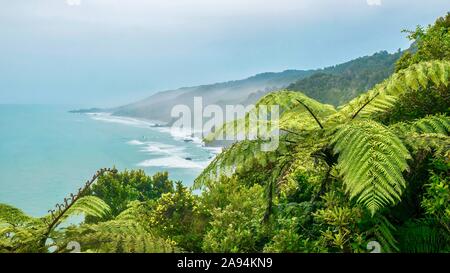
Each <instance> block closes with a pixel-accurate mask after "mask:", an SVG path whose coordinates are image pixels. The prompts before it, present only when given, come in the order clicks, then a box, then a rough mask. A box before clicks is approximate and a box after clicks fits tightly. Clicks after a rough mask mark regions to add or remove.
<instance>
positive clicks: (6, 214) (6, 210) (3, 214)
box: [0, 204, 35, 226]
mask: <svg viewBox="0 0 450 273" xmlns="http://www.w3.org/2000/svg"><path fill="white" fill-rule="evenodd" d="M34 220H35V218H33V217H31V216H28V215H27V214H25V213H24V212H23V211H21V210H20V209H18V208H15V207H13V206H10V205H7V204H0V224H1V223H2V222H3V223H7V224H10V225H13V226H17V225H22V224H24V223H28V222H31V221H34Z"/></svg>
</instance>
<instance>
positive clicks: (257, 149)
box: [194, 140, 289, 188]
mask: <svg viewBox="0 0 450 273" xmlns="http://www.w3.org/2000/svg"><path fill="white" fill-rule="evenodd" d="M264 144H265V142H264V141H262V140H244V141H240V142H236V143H234V144H233V145H231V146H230V147H228V148H226V149H224V150H223V151H222V152H221V153H220V154H218V155H217V156H216V157H215V158H214V160H213V161H212V162H211V163H210V164H209V165H208V166H207V167H206V168H205V169H204V170H203V172H202V173H201V174H200V175H199V176H198V177H197V178H196V179H195V181H194V188H200V187H202V186H204V185H206V184H207V182H208V181H215V180H217V179H218V178H219V177H220V176H222V175H226V176H231V175H232V174H233V173H235V172H238V173H239V172H243V171H246V170H250V169H252V168H254V167H255V166H259V167H260V168H265V167H266V166H268V165H269V164H271V163H275V162H277V160H278V156H280V155H281V154H284V153H286V152H287V149H288V148H287V146H289V144H286V143H283V142H281V141H280V143H279V145H278V149H277V150H275V151H265V150H264V149H263V148H262V145H264Z"/></svg>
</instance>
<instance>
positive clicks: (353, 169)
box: [332, 121, 410, 214]
mask: <svg viewBox="0 0 450 273" xmlns="http://www.w3.org/2000/svg"><path fill="white" fill-rule="evenodd" d="M332 143H334V152H335V153H338V154H339V159H338V169H339V170H340V174H341V175H342V177H343V181H344V184H345V186H346V190H347V192H348V193H349V195H350V198H352V199H353V198H355V199H356V201H357V202H358V203H361V204H364V205H365V206H366V207H367V208H368V209H369V210H370V211H371V212H372V214H374V213H375V212H376V211H377V210H379V209H380V208H382V207H384V206H386V205H388V204H390V205H394V204H396V203H397V202H398V201H399V200H400V197H401V194H402V192H403V190H404V188H405V187H406V182H405V179H404V178H403V176H402V172H403V171H405V170H407V169H408V164H407V162H406V161H407V159H409V158H410V154H409V152H408V150H407V149H406V147H405V146H404V145H403V143H402V142H401V141H400V139H399V138H398V137H397V136H396V135H395V134H394V133H393V132H391V131H390V130H389V129H388V128H387V127H385V126H383V125H381V124H379V123H376V122H374V121H364V122H363V121H356V122H352V123H349V124H346V125H343V126H342V127H341V128H340V129H339V130H338V132H337V133H336V134H335V135H334V137H333V140H332Z"/></svg>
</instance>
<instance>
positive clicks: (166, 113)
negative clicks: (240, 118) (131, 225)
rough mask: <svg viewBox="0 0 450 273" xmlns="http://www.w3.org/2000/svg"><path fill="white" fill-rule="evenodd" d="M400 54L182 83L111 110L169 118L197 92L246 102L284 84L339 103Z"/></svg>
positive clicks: (375, 79)
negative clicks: (240, 77) (233, 78)
mask: <svg viewBox="0 0 450 273" xmlns="http://www.w3.org/2000/svg"><path fill="white" fill-rule="evenodd" d="M400 55H401V53H400V52H397V53H394V54H390V53H388V52H386V51H381V52H378V53H375V54H373V55H371V56H365V57H361V58H358V59H355V60H351V61H349V62H346V63H342V64H339V65H335V66H330V67H326V68H324V69H316V70H286V71H283V72H279V73H269V72H268V73H261V74H257V75H255V76H253V77H250V78H247V79H244V80H236V81H229V82H223V83H215V84H209V85H201V86H194V87H183V88H180V89H176V90H169V91H163V92H159V93H156V94H154V95H152V96H150V97H148V98H146V99H144V100H141V101H138V102H135V103H131V104H128V105H125V106H121V107H118V108H114V109H112V112H113V114H114V115H118V116H131V117H138V118H146V119H151V120H158V121H163V122H170V121H171V118H170V110H171V109H172V107H173V106H175V105H177V104H185V105H188V106H190V107H191V106H192V104H193V98H194V97H196V96H201V97H202V99H203V103H204V104H218V105H221V106H224V105H226V104H244V105H248V104H253V103H255V102H256V101H257V100H258V99H260V98H261V97H262V96H264V95H265V94H267V93H269V92H271V91H275V90H279V89H282V88H286V87H287V88H288V90H293V91H302V92H303V93H304V94H306V95H308V96H310V97H311V98H314V99H316V100H318V101H320V102H323V103H329V104H333V105H339V104H342V103H344V102H347V101H349V100H350V99H352V98H354V97H356V96H357V95H359V94H361V93H362V92H364V91H367V90H369V89H370V88H372V87H373V86H374V85H375V84H377V83H379V82H381V81H382V80H384V79H385V78H387V77H388V76H389V75H391V74H392V72H393V71H394V64H395V61H396V60H397V59H398V58H399V57H400Z"/></svg>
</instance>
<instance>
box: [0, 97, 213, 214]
mask: <svg viewBox="0 0 450 273" xmlns="http://www.w3.org/2000/svg"><path fill="white" fill-rule="evenodd" d="M75 108H76V107H74V106H55V105H0V203H6V204H9V205H13V206H15V207H17V208H20V209H22V210H23V211H24V212H25V213H27V214H29V215H32V216H36V217H37V216H43V215H45V214H46V213H47V212H48V210H49V209H52V208H53V207H54V205H55V204H56V203H61V202H62V200H63V199H64V197H67V196H68V195H69V194H70V193H72V192H76V191H77V189H78V188H80V187H81V186H83V185H84V183H85V182H86V180H88V179H89V178H90V177H92V175H93V174H94V173H95V172H96V171H97V170H98V169H100V168H108V167H109V168H111V167H116V168H117V169H118V170H119V171H122V170H131V169H143V170H144V171H145V172H146V173H147V174H148V175H153V174H154V173H156V172H160V171H167V172H168V173H169V178H170V179H172V180H174V181H182V182H183V184H184V185H186V186H192V184H193V181H194V179H195V177H196V176H197V175H198V174H199V173H200V172H201V171H202V169H203V168H205V167H206V166H207V165H208V163H209V162H210V161H211V160H212V159H213V157H214V156H215V155H216V154H217V153H218V152H220V148H210V147H205V146H204V145H203V144H202V143H201V140H200V139H198V138H192V137H190V136H188V135H185V134H183V132H180V131H178V132H177V131H173V130H171V129H170V128H169V127H161V126H158V125H157V122H151V121H146V120H141V119H134V118H129V117H119V116H113V115H111V114H109V113H90V114H85V113H83V114H80V113H69V110H72V109H75Z"/></svg>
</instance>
